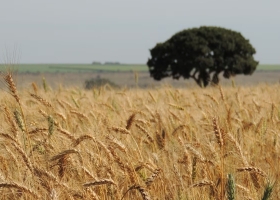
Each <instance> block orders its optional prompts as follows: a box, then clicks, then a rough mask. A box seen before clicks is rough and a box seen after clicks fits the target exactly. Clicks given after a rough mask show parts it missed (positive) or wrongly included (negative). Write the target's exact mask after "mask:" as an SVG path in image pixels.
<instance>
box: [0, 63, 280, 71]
mask: <svg viewBox="0 0 280 200" xmlns="http://www.w3.org/2000/svg"><path fill="white" fill-rule="evenodd" d="M6 68H7V66H6V65H0V70H1V71H3V70H5V69H6ZM11 68H12V69H13V70H15V71H18V72H19V73H28V72H30V73H45V72H51V73H57V72H129V71H138V72H147V71H148V67H147V66H146V65H143V64H119V65H92V64H18V65H14V66H12V67H11ZM257 70H269V71H271V70H280V64H279V65H265V64H262V65H259V66H258V68H257Z"/></svg>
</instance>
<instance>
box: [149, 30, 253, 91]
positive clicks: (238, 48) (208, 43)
mask: <svg viewBox="0 0 280 200" xmlns="http://www.w3.org/2000/svg"><path fill="white" fill-rule="evenodd" d="M150 53H151V58H150V59H149V60H148V62H147V65H148V67H149V71H150V75H151V77H153V78H154V79H155V80H161V79H162V78H165V77H173V78H174V79H179V78H180V77H183V78H185V79H188V78H193V79H194V80H195V81H196V82H197V84H198V85H200V86H201V87H203V86H207V85H208V84H209V82H213V83H215V84H218V83H219V74H220V73H223V76H224V77H225V78H230V77H231V76H235V75H237V74H245V75H251V74H252V73H253V72H254V71H255V69H256V67H257V65H258V62H257V61H255V59H254V57H253V55H254V54H255V53H256V50H255V49H254V47H253V46H252V45H251V44H250V42H249V40H247V39H245V38H244V37H243V36H242V35H241V34H240V33H238V32H235V31H232V30H228V29H225V28H221V27H211V26H210V27H207V26H203V27H200V28H192V29H187V30H183V31H181V32H179V33H176V34H175V35H173V36H172V37H171V38H170V39H169V40H167V41H166V42H164V43H158V44H157V45H156V46H155V47H154V48H153V49H151V50H150Z"/></svg>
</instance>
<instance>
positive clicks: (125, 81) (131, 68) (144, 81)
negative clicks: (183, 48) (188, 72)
mask: <svg viewBox="0 0 280 200" xmlns="http://www.w3.org/2000/svg"><path fill="white" fill-rule="evenodd" d="M6 68H7V66H6V65H2V66H0V70H1V71H5V69H6ZM12 69H13V71H14V73H15V79H16V82H17V85H18V87H19V88H25V87H28V86H30V84H31V83H32V82H34V83H36V84H38V85H41V83H42V79H43V78H45V79H46V81H47V82H48V84H49V85H50V86H51V87H52V88H57V87H59V86H63V87H82V88H83V87H84V84H85V81H86V80H88V79H92V78H94V79H98V78H102V79H108V80H110V81H111V82H113V83H115V84H116V85H118V86H120V87H128V88H131V87H139V88H154V87H159V86H162V85H169V86H173V87H176V88H189V87H198V86H197V85H196V83H195V82H194V81H193V80H192V79H189V80H184V79H182V78H181V79H179V80H173V79H171V78H166V79H163V80H162V81H155V80H153V79H152V78H151V77H150V74H149V71H148V67H147V66H145V65H137V64H135V65H128V64H127V65H124V64H119V65H90V64H20V65H15V66H13V67H12ZM220 76H221V84H222V85H232V80H229V79H224V78H223V77H222V75H220ZM233 80H234V83H235V84H236V85H238V86H253V85H257V84H260V83H267V84H275V83H279V82H280V65H259V66H258V68H257V70H256V72H255V73H254V74H252V75H251V76H245V75H239V76H236V77H234V79H233Z"/></svg>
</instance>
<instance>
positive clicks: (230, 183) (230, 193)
mask: <svg viewBox="0 0 280 200" xmlns="http://www.w3.org/2000/svg"><path fill="white" fill-rule="evenodd" d="M234 197H235V185H234V179H233V176H232V174H228V179H227V198H228V200H234Z"/></svg>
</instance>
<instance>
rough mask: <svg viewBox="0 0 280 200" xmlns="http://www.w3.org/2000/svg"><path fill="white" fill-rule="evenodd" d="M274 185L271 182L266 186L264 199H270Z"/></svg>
mask: <svg viewBox="0 0 280 200" xmlns="http://www.w3.org/2000/svg"><path fill="white" fill-rule="evenodd" d="M273 186H274V185H272V184H271V183H268V184H267V185H266V187H265V190H264V193H263V197H262V200H268V199H269V198H270V196H271V194H272V190H273Z"/></svg>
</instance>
